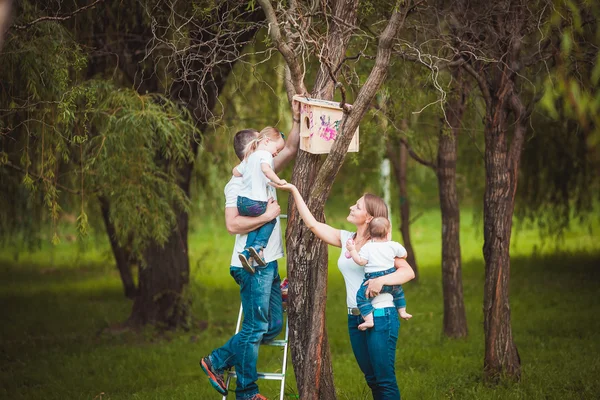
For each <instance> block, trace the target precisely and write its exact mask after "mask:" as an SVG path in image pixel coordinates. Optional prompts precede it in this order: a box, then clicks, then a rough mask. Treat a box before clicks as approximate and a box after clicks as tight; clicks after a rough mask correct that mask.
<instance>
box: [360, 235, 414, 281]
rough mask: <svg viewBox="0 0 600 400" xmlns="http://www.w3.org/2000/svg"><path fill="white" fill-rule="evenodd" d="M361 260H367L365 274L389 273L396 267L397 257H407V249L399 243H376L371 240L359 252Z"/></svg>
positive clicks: (389, 241)
mask: <svg viewBox="0 0 600 400" xmlns="http://www.w3.org/2000/svg"><path fill="white" fill-rule="evenodd" d="M358 255H359V256H360V258H363V259H365V260H367V264H366V265H365V273H371V272H381V271H387V270H388V269H390V268H393V267H394V259H395V258H396V257H400V258H403V257H406V249H405V248H404V246H402V245H401V244H400V243H398V242H392V241H391V240H388V241H386V242H374V241H372V240H369V241H368V242H367V243H365V245H364V246H363V247H361V248H360V251H359V252H358Z"/></svg>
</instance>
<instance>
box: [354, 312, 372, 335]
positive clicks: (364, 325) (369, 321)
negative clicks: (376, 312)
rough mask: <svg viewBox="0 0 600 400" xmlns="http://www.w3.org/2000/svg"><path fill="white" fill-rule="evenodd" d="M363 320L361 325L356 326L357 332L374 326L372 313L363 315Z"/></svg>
mask: <svg viewBox="0 0 600 400" xmlns="http://www.w3.org/2000/svg"><path fill="white" fill-rule="evenodd" d="M363 319H364V320H365V322H363V323H362V324H360V325H359V326H358V329H359V330H361V331H366V330H367V329H369V328H372V327H374V326H375V322H374V321H373V313H370V314H368V315H365V316H364V317H363Z"/></svg>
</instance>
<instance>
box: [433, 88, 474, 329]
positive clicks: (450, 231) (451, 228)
mask: <svg viewBox="0 0 600 400" xmlns="http://www.w3.org/2000/svg"><path fill="white" fill-rule="evenodd" d="M457 82H458V84H459V85H460V89H459V91H458V93H457V94H456V95H454V96H453V97H452V98H451V100H450V101H449V102H448V106H447V108H446V116H447V119H448V123H449V124H450V132H447V131H446V127H447V124H446V121H445V120H442V123H441V124H442V126H441V128H440V134H439V139H438V159H437V169H436V173H437V178H438V185H439V194H440V208H441V211H442V287H443V293H444V335H446V336H448V337H451V338H459V337H464V336H467V316H466V312H465V304H464V299H463V285H462V270H461V269H462V268H461V255H460V209H459V204H458V194H457V191H456V161H457V158H458V157H457V150H458V134H459V132H460V129H461V123H462V116H463V113H464V110H465V102H466V95H467V93H468V89H467V88H466V86H465V83H464V81H461V80H457Z"/></svg>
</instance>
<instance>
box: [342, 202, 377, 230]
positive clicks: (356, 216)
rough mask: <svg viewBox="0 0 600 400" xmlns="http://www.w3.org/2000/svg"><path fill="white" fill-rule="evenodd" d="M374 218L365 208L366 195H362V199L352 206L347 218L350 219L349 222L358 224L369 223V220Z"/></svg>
mask: <svg viewBox="0 0 600 400" xmlns="http://www.w3.org/2000/svg"><path fill="white" fill-rule="evenodd" d="M372 219H373V217H372V216H371V215H369V213H368V212H367V210H366V208H365V199H364V197H361V198H360V199H358V201H357V202H356V204H354V205H353V206H351V207H350V214H348V218H346V220H348V222H350V223H352V224H354V225H356V226H360V225H364V224H366V223H368V222H369V221H371V220H372Z"/></svg>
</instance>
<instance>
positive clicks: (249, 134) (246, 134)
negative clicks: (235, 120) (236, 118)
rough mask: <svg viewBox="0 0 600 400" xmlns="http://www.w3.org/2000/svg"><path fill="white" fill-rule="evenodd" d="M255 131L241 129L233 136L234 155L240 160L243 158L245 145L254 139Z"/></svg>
mask: <svg viewBox="0 0 600 400" xmlns="http://www.w3.org/2000/svg"><path fill="white" fill-rule="evenodd" d="M257 133H258V131H257V130H256V129H242V130H241V131H239V132H237V133H236V134H235V136H234V137H233V150H235V155H236V156H237V158H239V159H240V161H242V160H243V159H244V150H245V149H246V146H247V145H248V143H250V142H251V141H252V140H254V139H256V134H257Z"/></svg>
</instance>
